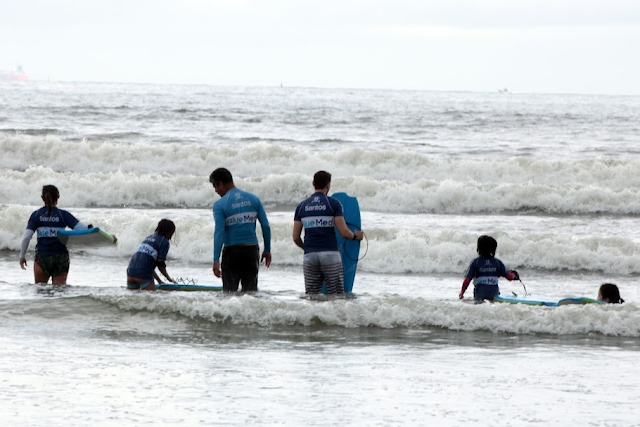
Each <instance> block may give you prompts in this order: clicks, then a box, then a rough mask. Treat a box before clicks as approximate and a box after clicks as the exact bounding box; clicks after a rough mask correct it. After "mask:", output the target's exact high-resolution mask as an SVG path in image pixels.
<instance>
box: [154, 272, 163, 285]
mask: <svg viewBox="0 0 640 427" xmlns="http://www.w3.org/2000/svg"><path fill="white" fill-rule="evenodd" d="M153 278H154V279H156V283H157V284H158V285H161V284H163V283H164V282H163V281H162V279H161V278H160V276H158V273H156V270H155V269H154V270H153Z"/></svg>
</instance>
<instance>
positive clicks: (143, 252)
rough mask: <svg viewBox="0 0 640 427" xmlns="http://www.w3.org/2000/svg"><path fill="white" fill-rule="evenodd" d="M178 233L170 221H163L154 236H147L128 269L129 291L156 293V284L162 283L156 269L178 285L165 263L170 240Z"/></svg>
mask: <svg viewBox="0 0 640 427" xmlns="http://www.w3.org/2000/svg"><path fill="white" fill-rule="evenodd" d="M175 232H176V226H175V224H174V223H173V221H171V220H169V219H162V220H160V222H159V223H158V226H157V227H156V231H155V233H154V234H152V235H150V236H147V238H146V239H144V241H143V242H142V244H140V246H139V247H138V250H137V251H136V253H134V254H133V256H132V257H131V261H129V267H128V268H127V289H142V290H145V291H155V290H156V284H155V282H154V279H155V280H156V281H157V282H158V283H162V280H160V276H158V274H157V273H156V271H155V270H156V267H158V270H160V272H161V273H162V275H163V276H164V277H166V279H167V280H168V281H169V282H171V283H176V282H175V281H174V280H173V279H172V278H171V277H169V273H167V265H166V263H165V261H166V259H167V254H168V253H169V248H170V246H171V244H170V243H169V240H171V238H172V237H173V234H174V233H175Z"/></svg>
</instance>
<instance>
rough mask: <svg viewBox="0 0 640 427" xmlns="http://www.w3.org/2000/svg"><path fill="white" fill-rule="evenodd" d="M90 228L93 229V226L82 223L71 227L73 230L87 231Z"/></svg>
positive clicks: (79, 222)
mask: <svg viewBox="0 0 640 427" xmlns="http://www.w3.org/2000/svg"><path fill="white" fill-rule="evenodd" d="M90 228H93V225H91V224H89V225H86V224H85V223H84V222H82V221H78V223H77V224H76V225H74V226H73V230H88V229H90Z"/></svg>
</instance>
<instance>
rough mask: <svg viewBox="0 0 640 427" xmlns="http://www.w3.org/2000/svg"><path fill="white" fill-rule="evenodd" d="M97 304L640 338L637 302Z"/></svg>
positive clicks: (272, 319) (269, 319) (239, 318)
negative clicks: (536, 304) (540, 304)
mask: <svg viewBox="0 0 640 427" xmlns="http://www.w3.org/2000/svg"><path fill="white" fill-rule="evenodd" d="M92 298H95V299H97V300H99V301H103V302H107V303H109V304H111V305H115V306H116V307H118V308H119V309H120V310H124V311H150V312H156V313H164V314H168V313H177V314H180V315H182V316H185V317H188V318H191V319H194V320H204V321H207V322H213V323H231V324H238V325H257V326H261V327H271V326H273V327H283V326H302V327H309V326H330V327H343V328H363V327H376V328H385V329H394V328H429V327H438V328H443V329H449V330H454V331H489V332H493V333H512V334H553V335H576V334H589V333H597V334H603V335H614V336H626V337H639V336H640V311H639V310H638V307H637V306H636V305H634V304H623V305H618V306H616V305H610V306H601V305H588V306H566V307H530V306H525V305H511V304H489V303H487V304H481V305H473V304H464V303H461V302H459V301H431V300H425V299H422V298H412V297H407V296H399V295H382V296H367V295H364V296H363V295H360V296H358V298H356V299H344V300H334V301H326V302H319V301H309V300H304V299H299V298H295V297H293V298H291V297H286V296H278V295H272V296H268V295H259V296H251V295H244V296H241V297H231V298H229V297H226V296H223V295H219V294H188V293H187V294H185V293H174V294H172V295H166V294H164V293H156V294H147V293H142V294H128V295H105V294H94V295H92Z"/></svg>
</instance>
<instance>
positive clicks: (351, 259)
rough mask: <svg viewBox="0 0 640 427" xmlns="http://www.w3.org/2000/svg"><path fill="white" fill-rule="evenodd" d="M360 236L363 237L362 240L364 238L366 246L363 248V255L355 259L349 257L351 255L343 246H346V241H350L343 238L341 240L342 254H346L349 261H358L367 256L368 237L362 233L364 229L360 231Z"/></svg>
mask: <svg viewBox="0 0 640 427" xmlns="http://www.w3.org/2000/svg"><path fill="white" fill-rule="evenodd" d="M358 231H362V230H358ZM362 237H364V239H363V240H366V244H367V246H366V248H365V251H364V255H362V256H361V257H360V258H356V259H353V258H351V257H350V256H349V255H348V254H347V251H346V250H345V246H346V244H347V241H350V240H343V241H342V253H343V254H344V255H345V256H346V257H347V258H348V259H349V260H350V261H354V262H357V261H360V260H361V259H363V258H364V257H366V256H367V252H369V239H368V238H367V235H366V234H365V233H364V231H362Z"/></svg>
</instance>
